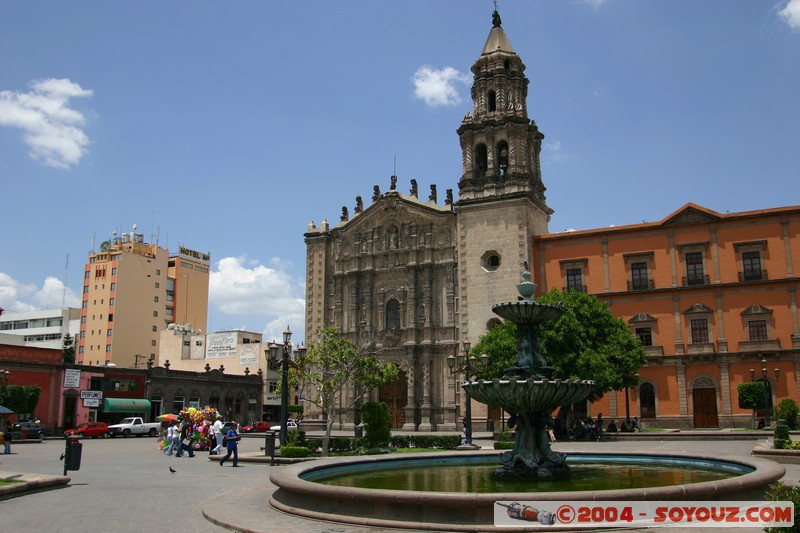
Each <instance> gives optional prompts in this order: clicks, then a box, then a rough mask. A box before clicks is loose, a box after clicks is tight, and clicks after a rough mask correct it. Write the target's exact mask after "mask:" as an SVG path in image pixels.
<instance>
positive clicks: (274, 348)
mask: <svg viewBox="0 0 800 533" xmlns="http://www.w3.org/2000/svg"><path fill="white" fill-rule="evenodd" d="M291 343H292V331H291V330H290V329H289V326H286V331H284V332H283V356H282V357H281V359H280V365H281V419H280V424H281V432H280V436H279V439H280V443H281V446H283V445H284V444H286V422H287V419H288V411H289V360H290V359H291V357H292V344H291ZM280 352H281V345H280V344H274V343H273V344H270V345H269V360H270V361H271V362H272V364H273V365H275V366H277V364H278V355H279V354H280Z"/></svg>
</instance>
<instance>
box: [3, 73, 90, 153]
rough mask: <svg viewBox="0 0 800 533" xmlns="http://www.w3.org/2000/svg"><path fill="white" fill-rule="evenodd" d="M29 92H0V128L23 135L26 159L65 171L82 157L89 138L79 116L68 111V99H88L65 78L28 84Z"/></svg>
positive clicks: (74, 112)
mask: <svg viewBox="0 0 800 533" xmlns="http://www.w3.org/2000/svg"><path fill="white" fill-rule="evenodd" d="M31 89H32V90H31V92H13V91H0V126H9V127H12V128H19V129H21V130H22V131H24V132H25V143H26V144H27V145H28V146H29V147H30V149H31V150H30V152H29V154H30V156H31V157H32V158H34V159H37V160H43V161H44V163H45V164H46V165H48V166H51V167H56V168H69V167H70V165H75V164H77V163H78V162H79V161H80V159H81V157H83V156H84V155H86V152H87V146H88V145H89V137H88V136H87V135H86V133H85V132H84V131H83V129H82V126H83V125H84V124H85V122H86V119H85V117H84V115H83V113H81V112H79V111H76V110H74V109H70V107H69V101H70V98H81V97H87V96H92V94H93V92H92V91H91V90H87V89H83V88H81V86H80V85H78V84H77V83H73V82H72V81H70V80H68V79H60V80H57V79H52V78H51V79H47V80H42V81H35V82H33V83H31Z"/></svg>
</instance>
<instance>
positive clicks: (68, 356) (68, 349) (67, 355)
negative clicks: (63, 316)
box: [61, 333, 75, 364]
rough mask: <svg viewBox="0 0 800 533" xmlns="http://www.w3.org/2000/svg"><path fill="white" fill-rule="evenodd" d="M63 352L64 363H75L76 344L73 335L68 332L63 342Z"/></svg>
mask: <svg viewBox="0 0 800 533" xmlns="http://www.w3.org/2000/svg"><path fill="white" fill-rule="evenodd" d="M61 354H62V355H63V358H64V363H67V364H73V363H75V345H74V340H73V338H72V335H70V334H69V333H66V334H65V335H64V342H63V343H62V344H61Z"/></svg>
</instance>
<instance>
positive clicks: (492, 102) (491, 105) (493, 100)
mask: <svg viewBox="0 0 800 533" xmlns="http://www.w3.org/2000/svg"><path fill="white" fill-rule="evenodd" d="M488 96H489V98H488V102H487V106H488V110H489V113H494V112H495V111H497V95H496V94H495V92H494V91H489V95H488Z"/></svg>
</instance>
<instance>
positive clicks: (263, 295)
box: [208, 257, 305, 344]
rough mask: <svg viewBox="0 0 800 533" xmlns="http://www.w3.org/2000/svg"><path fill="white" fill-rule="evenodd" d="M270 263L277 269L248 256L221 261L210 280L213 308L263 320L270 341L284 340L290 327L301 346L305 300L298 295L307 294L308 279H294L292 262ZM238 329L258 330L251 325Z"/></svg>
mask: <svg viewBox="0 0 800 533" xmlns="http://www.w3.org/2000/svg"><path fill="white" fill-rule="evenodd" d="M270 264H271V265H273V267H274V268H270V267H268V266H265V265H262V264H261V263H259V262H258V261H252V260H248V259H247V258H246V257H225V258H223V259H220V260H219V262H218V263H217V270H215V271H212V272H211V277H210V280H209V297H208V299H209V305H213V306H214V307H216V308H217V309H219V310H220V311H221V312H222V313H224V314H226V315H240V316H241V318H242V319H243V320H246V321H253V320H254V318H255V319H256V320H259V318H258V317H263V319H264V320H265V322H263V323H262V324H263V326H262V327H261V328H262V333H263V335H264V340H265V341H268V342H269V341H272V340H278V341H280V339H282V338H283V331H284V330H285V329H286V326H287V325H290V326H291V328H292V331H293V333H294V334H293V336H292V339H293V342H295V343H296V344H297V343H299V342H300V341H302V340H303V339H304V338H305V331H304V327H305V300H304V299H303V297H302V296H297V295H298V294H299V295H302V294H304V290H303V283H304V280H298V279H295V278H292V276H291V275H290V274H289V273H288V272H287V271H286V269H287V268H289V267H290V266H291V263H288V262H285V261H283V260H281V259H280V258H273V259H271V260H270ZM231 329H232V328H231ZM237 329H247V330H249V331H254V329H253V328H252V326H250V325H248V326H241V327H239V328H237Z"/></svg>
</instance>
